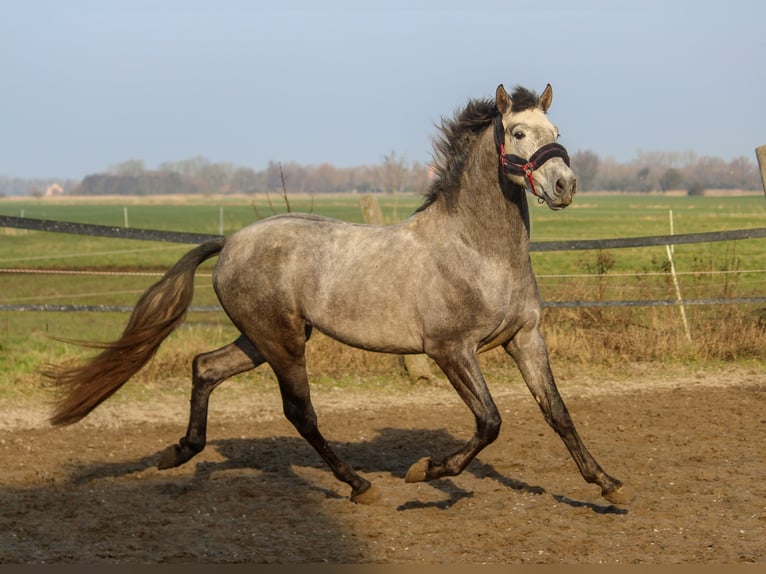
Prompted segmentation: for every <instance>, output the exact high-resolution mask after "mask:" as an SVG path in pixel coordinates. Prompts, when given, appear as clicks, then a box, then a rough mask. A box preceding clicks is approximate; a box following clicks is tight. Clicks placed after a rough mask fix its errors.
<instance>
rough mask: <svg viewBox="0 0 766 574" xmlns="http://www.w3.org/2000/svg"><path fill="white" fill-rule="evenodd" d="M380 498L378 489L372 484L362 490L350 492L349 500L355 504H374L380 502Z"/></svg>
mask: <svg viewBox="0 0 766 574" xmlns="http://www.w3.org/2000/svg"><path fill="white" fill-rule="evenodd" d="M380 500H381V494H380V490H378V489H377V488H376V487H374V486H370V487H369V488H367V489H366V490H363V491H362V492H358V493H356V492H353V493H351V502H355V503H357V504H376V503H377V502H380Z"/></svg>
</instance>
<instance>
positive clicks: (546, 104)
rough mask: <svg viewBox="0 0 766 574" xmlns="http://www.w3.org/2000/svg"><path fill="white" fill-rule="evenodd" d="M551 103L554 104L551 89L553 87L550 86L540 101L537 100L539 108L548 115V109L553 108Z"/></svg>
mask: <svg viewBox="0 0 766 574" xmlns="http://www.w3.org/2000/svg"><path fill="white" fill-rule="evenodd" d="M551 102H553V88H551V85H550V84H548V85H547V86H545V89H544V90H543V94H542V95H541V96H540V99H539V100H537V107H538V108H540V109H541V110H543V112H544V113H547V112H548V108H550V107H551Z"/></svg>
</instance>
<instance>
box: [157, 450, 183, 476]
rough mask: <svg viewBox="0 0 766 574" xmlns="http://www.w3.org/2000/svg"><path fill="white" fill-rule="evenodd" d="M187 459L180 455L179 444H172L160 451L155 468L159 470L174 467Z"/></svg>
mask: <svg viewBox="0 0 766 574" xmlns="http://www.w3.org/2000/svg"><path fill="white" fill-rule="evenodd" d="M187 460H189V459H188V457H187V458H184V457H183V456H182V455H181V449H180V448H179V446H178V445H177V444H174V445H172V446H169V447H168V448H166V449H165V450H164V451H162V455H161V456H160V462H159V463H158V464H157V468H158V469H159V470H166V469H168V468H175V467H177V466H179V465H182V464H183V463H184V462H186V461H187Z"/></svg>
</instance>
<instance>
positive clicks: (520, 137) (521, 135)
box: [513, 132, 527, 140]
mask: <svg viewBox="0 0 766 574" xmlns="http://www.w3.org/2000/svg"><path fill="white" fill-rule="evenodd" d="M513 137H515V138H516V139H517V140H523V139H524V138H525V137H527V134H525V133H524V132H514V134H513Z"/></svg>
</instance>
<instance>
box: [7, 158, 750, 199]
mask: <svg viewBox="0 0 766 574" xmlns="http://www.w3.org/2000/svg"><path fill="white" fill-rule="evenodd" d="M572 168H573V169H574V171H575V173H576V175H577V178H578V190H579V191H596V190H603V191H625V192H652V191H669V190H679V189H680V190H685V191H686V192H687V193H688V194H690V195H696V194H701V193H703V192H704V190H705V189H732V190H734V189H742V190H758V189H761V182H760V175H759V171H758V167H757V165H756V163H755V162H754V161H753V160H750V159H749V158H747V157H744V156H743V157H738V158H735V159H733V160H731V161H724V160H722V159H720V158H717V157H707V156H703V157H699V156H697V155H696V154H694V153H691V152H690V153H681V152H639V153H638V154H637V155H636V158H635V159H633V160H632V161H629V162H626V163H621V162H618V161H617V160H615V159H613V158H601V157H599V156H598V155H597V154H596V153H594V152H592V151H590V150H585V151H578V152H576V153H574V154H572ZM431 174H432V172H431V169H430V166H429V165H427V164H423V163H420V162H408V161H407V160H405V159H404V158H403V157H401V156H399V155H397V154H396V153H395V152H391V153H390V154H387V155H385V156H384V157H383V160H382V162H381V163H380V164H378V165H370V166H358V167H348V168H341V167H335V166H333V165H331V164H321V165H309V166H306V165H301V164H298V163H295V162H287V163H278V162H274V161H272V162H269V163H268V165H267V166H266V168H265V169H262V170H255V169H252V168H249V167H244V166H236V165H233V164H230V163H221V162H211V161H209V160H208V159H206V158H204V157H201V156H198V157H193V158H190V159H186V160H182V161H177V162H163V163H161V164H160V165H159V166H158V167H157V168H156V169H148V168H147V167H146V165H145V163H144V162H143V161H141V160H129V161H125V162H122V163H119V164H116V165H113V166H111V167H110V168H108V169H107V170H106V171H105V172H103V173H96V174H92V175H88V176H86V177H85V178H84V179H83V180H82V181H79V182H77V181H60V180H59V181H57V183H59V184H60V185H61V187H62V188H63V190H64V193H65V194H67V195H173V194H257V193H273V192H278V193H282V192H289V193H309V194H319V193H345V192H358V193H391V192H413V193H423V192H425V191H426V190H427V188H428V185H429V184H430V181H431V177H432V175H431ZM52 182H54V180H42V179H41V180H23V179H18V178H8V177H3V176H0V195H34V196H40V195H44V194H45V190H46V189H47V188H48V187H49V186H50V185H51V183H52Z"/></svg>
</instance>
